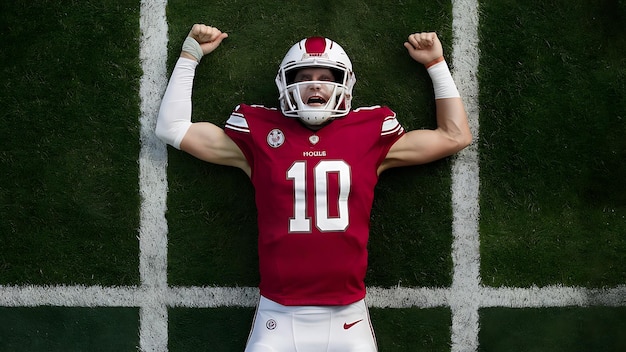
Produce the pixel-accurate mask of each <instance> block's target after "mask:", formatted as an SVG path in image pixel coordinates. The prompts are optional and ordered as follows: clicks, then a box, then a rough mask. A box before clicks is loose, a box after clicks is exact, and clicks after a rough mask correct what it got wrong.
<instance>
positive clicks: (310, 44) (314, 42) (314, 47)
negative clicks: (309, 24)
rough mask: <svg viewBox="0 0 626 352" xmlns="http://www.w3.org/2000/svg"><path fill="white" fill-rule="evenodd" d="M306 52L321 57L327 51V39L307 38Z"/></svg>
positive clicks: (305, 43)
mask: <svg viewBox="0 0 626 352" xmlns="http://www.w3.org/2000/svg"><path fill="white" fill-rule="evenodd" d="M304 50H305V51H306V53H307V54H309V55H313V56H319V55H322V54H323V53H324V51H326V38H324V37H311V38H307V40H306V41H305V42H304Z"/></svg>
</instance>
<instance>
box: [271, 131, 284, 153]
mask: <svg viewBox="0 0 626 352" xmlns="http://www.w3.org/2000/svg"><path fill="white" fill-rule="evenodd" d="M283 143H285V135H284V134H283V131H281V130H279V129H278V128H275V129H273V130H271V131H270V133H268V134H267V144H269V146H270V147H272V148H278V147H280V146H281V145H283Z"/></svg>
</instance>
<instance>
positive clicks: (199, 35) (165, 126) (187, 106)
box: [155, 24, 250, 175]
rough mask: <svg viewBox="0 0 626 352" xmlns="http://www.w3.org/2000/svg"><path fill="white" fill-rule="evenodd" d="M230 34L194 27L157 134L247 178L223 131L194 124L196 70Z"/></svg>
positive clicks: (246, 168) (168, 91)
mask: <svg viewBox="0 0 626 352" xmlns="http://www.w3.org/2000/svg"><path fill="white" fill-rule="evenodd" d="M226 37H228V34H226V33H222V32H221V31H220V30H219V29H217V28H214V27H209V26H206V25H202V24H195V25H194V26H193V27H192V29H191V31H190V32H189V35H188V36H187V38H186V39H185V42H184V44H183V50H182V51H181V54H180V58H179V59H178V61H177V62H176V66H175V67H174V71H173V72H172V76H171V78H170V81H169V83H168V86H167V89H166V91H165V95H164V96H163V100H162V101H161V108H160V110H159V117H158V119H157V126H156V130H155V133H156V135H157V136H158V137H159V138H160V139H161V140H163V141H164V142H165V143H167V144H170V145H172V146H173V147H175V148H177V149H180V150H183V151H185V152H187V153H189V154H191V155H193V156H195V157H197V158H199V159H202V160H205V161H208V162H211V163H215V164H221V165H229V166H235V167H238V168H240V169H242V170H243V171H245V172H246V173H247V174H248V175H249V174H250V166H249V165H248V162H247V160H246V158H245V157H244V155H243V153H242V152H241V150H240V149H239V147H238V146H237V145H236V144H235V143H234V142H233V141H232V140H231V139H230V138H229V137H228V136H227V135H226V134H225V133H224V130H223V129H222V128H220V127H218V126H216V125H214V124H212V123H209V122H196V123H192V122H191V110H192V102H191V94H192V90H193V79H194V77H195V69H196V67H197V66H198V63H199V62H200V60H201V59H202V57H203V56H204V55H207V54H209V53H211V52H212V51H213V50H215V49H216V48H217V47H218V46H219V45H220V44H221V42H222V40H224V39H225V38H226Z"/></svg>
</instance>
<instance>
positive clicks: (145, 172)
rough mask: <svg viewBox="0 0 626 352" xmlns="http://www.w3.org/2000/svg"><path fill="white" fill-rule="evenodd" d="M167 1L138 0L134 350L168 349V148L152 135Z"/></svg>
mask: <svg viewBox="0 0 626 352" xmlns="http://www.w3.org/2000/svg"><path fill="white" fill-rule="evenodd" d="M166 5H167V1H166V0H160V1H155V0H142V1H141V5H140V6H141V7H140V19H139V27H140V31H141V38H140V47H139V59H140V61H141V68H142V69H143V75H142V77H141V81H140V86H139V96H140V98H141V106H140V109H141V116H140V118H139V120H140V124H141V130H140V141H141V150H140V153H139V193H140V195H141V209H140V220H139V221H140V223H139V276H140V280H141V288H140V291H141V292H144V291H145V292H146V294H145V295H143V296H142V297H143V298H144V300H143V301H142V305H141V307H140V310H139V348H140V350H142V351H163V352H164V351H167V342H168V324H167V306H166V305H165V304H164V302H162V301H161V297H162V293H163V292H165V291H166V290H167V232H168V229H167V220H166V219H165V212H166V210H167V209H166V208H167V202H166V198H167V149H166V146H165V144H163V142H161V141H159V140H158V139H157V138H156V136H155V134H154V129H155V127H156V117H157V115H158V108H159V102H160V100H161V97H162V96H163V93H164V91H165V87H166V86H167V76H166V75H167V67H166V61H167V60H166V58H167V41H168V36H167V29H168V26H167V19H166V11H165V8H166Z"/></svg>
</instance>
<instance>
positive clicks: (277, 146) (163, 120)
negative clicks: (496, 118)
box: [156, 24, 472, 351]
mask: <svg viewBox="0 0 626 352" xmlns="http://www.w3.org/2000/svg"><path fill="white" fill-rule="evenodd" d="M227 36H228V35H227V34H226V33H222V32H221V31H220V30H219V29H217V28H214V27H210V26H206V25H203V24H195V25H194V26H193V27H192V29H191V31H190V32H189V35H188V37H187V38H186V39H185V42H184V43H183V49H182V52H181V55H180V58H179V59H178V61H177V63H176V66H175V68H174V71H173V72H172V76H171V78H170V81H169V84H168V87H167V90H166V92H165V95H164V97H163V100H162V104H161V108H160V112H159V116H158V121H157V126H156V134H157V136H158V137H159V138H161V139H162V140H163V141H164V142H166V143H168V144H170V145H172V146H174V147H175V148H178V149H180V150H183V151H185V152H187V153H190V154H192V155H194V156H195V157H197V158H199V159H202V160H205V161H208V162H211V163H216V164H222V165H229V166H234V167H237V168H239V169H241V170H243V171H244V172H245V173H246V174H247V175H248V176H249V177H250V180H251V182H252V184H253V185H254V188H255V199H256V205H257V208H258V217H257V221H258V232H259V233H258V236H259V237H258V254H259V268H260V278H261V281H260V284H259V289H260V294H261V297H260V301H259V304H258V308H257V312H256V314H255V319H254V322H253V325H252V329H251V332H250V336H249V339H248V343H247V347H246V351H296V350H297V351H376V349H377V347H376V340H375V337H374V333H373V330H372V328H371V324H370V318H369V315H368V310H367V307H366V304H365V302H364V298H365V295H366V292H365V284H364V277H365V273H366V267H367V242H368V236H369V221H370V211H371V208H372V201H373V197H374V187H375V185H376V182H377V180H378V177H379V175H380V174H381V173H382V172H383V171H385V170H387V169H389V168H392V167H398V166H405V165H416V164H423V163H427V162H430V161H433V160H436V159H440V158H443V157H446V156H449V155H452V154H454V153H456V152H458V151H460V150H461V149H463V148H465V147H466V146H468V145H469V144H470V143H471V141H472V136H471V132H470V128H469V125H468V120H467V115H466V112H465V108H464V106H463V102H462V100H461V97H460V95H459V92H458V90H457V88H456V85H455V83H454V81H453V79H452V76H451V74H450V71H449V69H448V66H447V64H446V61H445V60H444V56H443V49H442V45H441V43H440V41H439V39H438V37H437V35H436V34H435V33H415V34H411V35H410V36H409V37H408V40H407V42H405V43H404V46H405V47H406V49H407V50H408V54H409V55H410V56H411V57H412V58H413V59H414V60H415V61H417V62H418V63H420V64H423V65H425V66H426V68H427V71H428V74H429V76H430V77H431V80H432V83H433V87H434V90H435V100H436V101H435V104H436V118H437V128H436V129H433V130H427V129H425V130H412V131H405V130H404V128H403V127H402V125H401V124H400V123H399V121H398V120H397V119H396V114H395V113H394V112H393V111H392V110H391V109H389V108H388V107H384V106H371V107H361V108H358V109H352V107H351V101H352V90H353V87H354V84H355V82H356V76H355V74H354V72H353V71H352V63H351V61H350V59H349V57H348V55H347V54H346V52H345V51H344V49H343V48H342V47H341V46H340V45H339V44H337V43H336V42H334V41H332V40H330V39H327V38H323V37H311V38H306V39H303V40H301V41H300V42H298V43H296V44H295V45H293V46H292V47H291V49H289V51H288V52H287V54H286V55H285V57H284V59H283V61H282V63H281V64H280V67H279V68H278V74H277V76H276V85H277V87H278V93H279V99H278V102H279V107H278V108H272V107H264V106H258V105H245V104H241V105H239V106H237V107H235V109H234V110H233V112H232V114H231V115H230V118H229V119H228V121H227V122H226V125H225V127H224V128H221V127H218V126H216V125H214V124H211V123H208V122H197V123H192V122H191V107H192V102H191V95H192V88H193V80H194V76H195V69H196V66H197V65H198V64H199V62H200V61H201V59H202V57H203V56H204V55H207V54H209V53H211V52H212V51H213V50H215V49H216V48H217V47H218V46H219V45H220V43H221V42H222V41H223V40H224V39H225V38H226V37H227Z"/></svg>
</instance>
